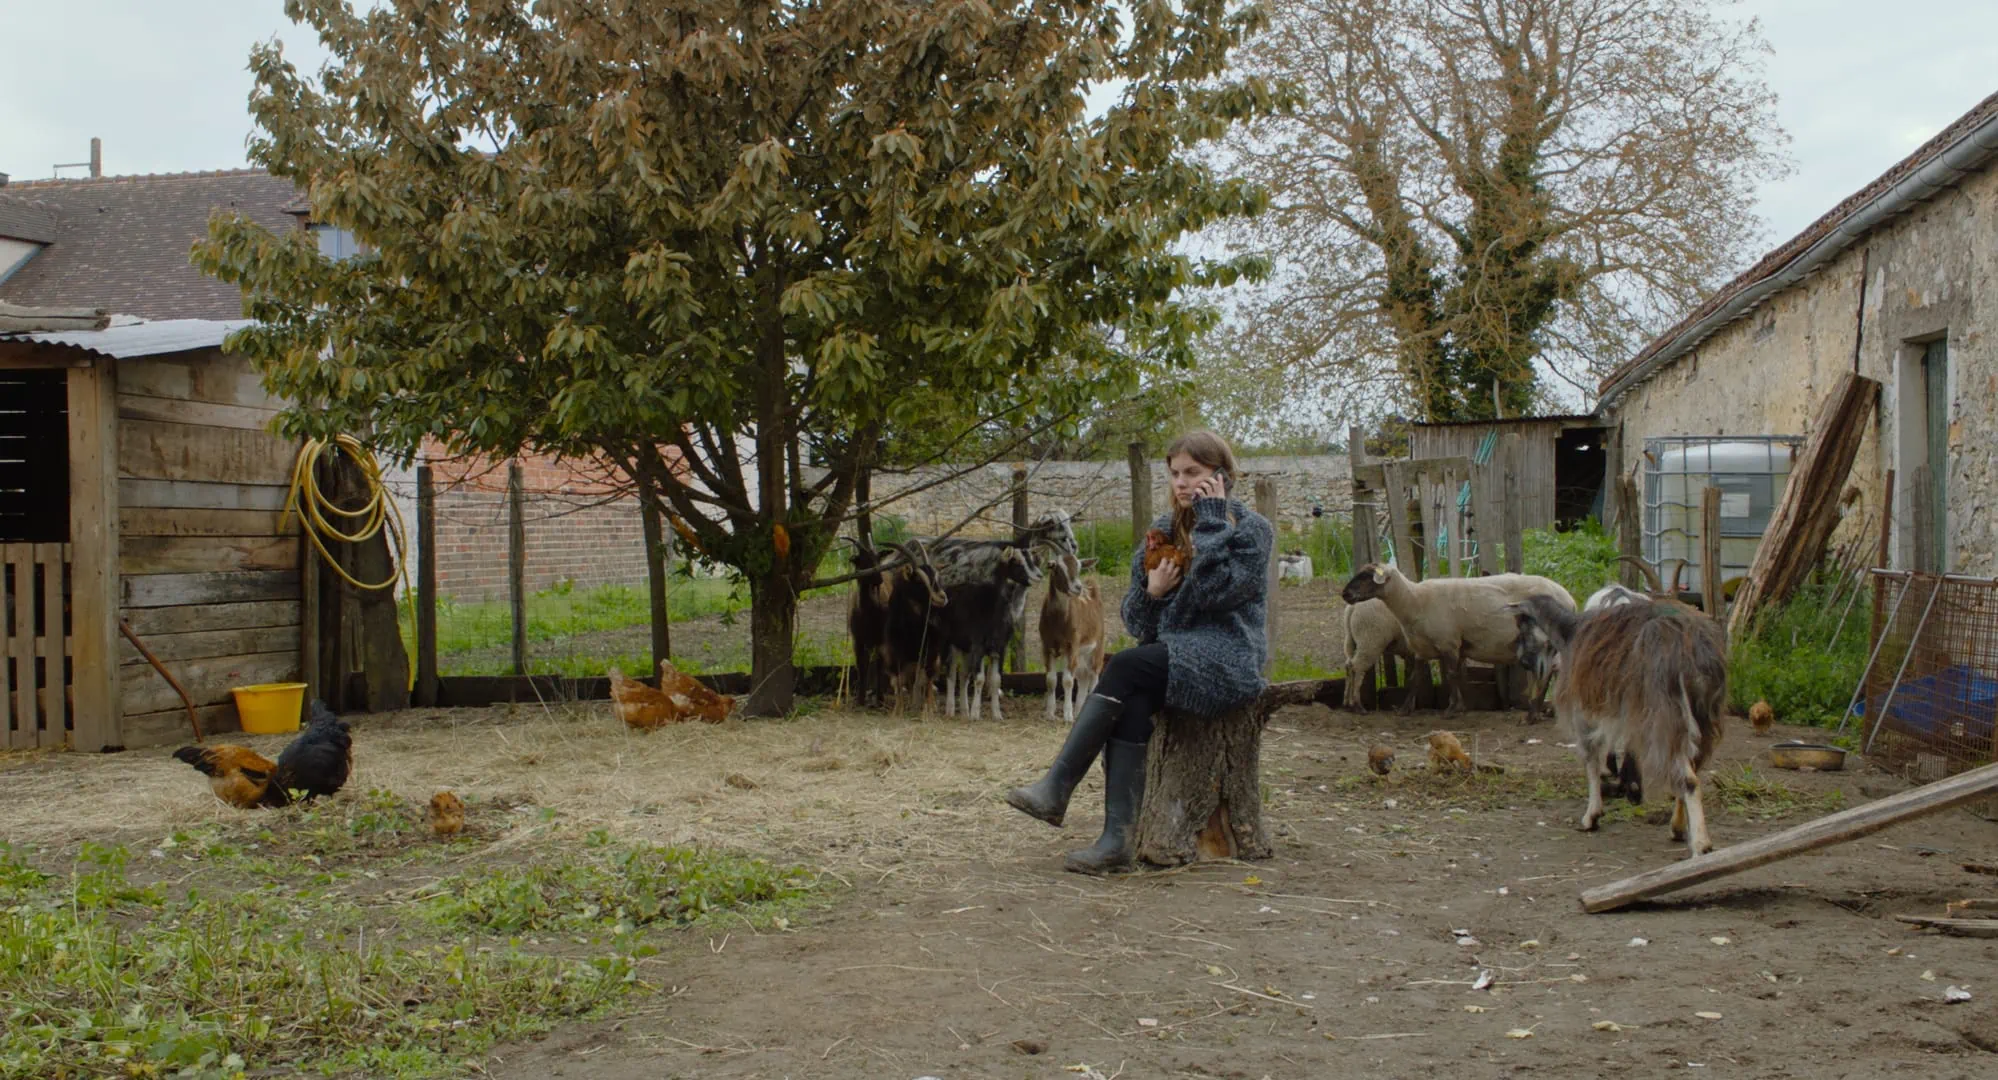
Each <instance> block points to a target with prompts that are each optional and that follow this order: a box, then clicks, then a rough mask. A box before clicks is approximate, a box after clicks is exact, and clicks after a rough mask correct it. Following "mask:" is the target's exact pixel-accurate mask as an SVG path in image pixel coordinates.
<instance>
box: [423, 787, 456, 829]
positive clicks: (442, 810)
mask: <svg viewBox="0 0 1998 1080" xmlns="http://www.w3.org/2000/svg"><path fill="white" fill-rule="evenodd" d="M464 827H465V801H464V800H463V799H460V798H459V797H458V796H456V795H454V794H452V793H451V792H448V791H440V792H438V793H437V794H435V795H432V796H431V797H430V831H431V832H434V833H436V834H437V835H439V836H456V835H458V833H459V831H460V830H462V829H463V828H464Z"/></svg>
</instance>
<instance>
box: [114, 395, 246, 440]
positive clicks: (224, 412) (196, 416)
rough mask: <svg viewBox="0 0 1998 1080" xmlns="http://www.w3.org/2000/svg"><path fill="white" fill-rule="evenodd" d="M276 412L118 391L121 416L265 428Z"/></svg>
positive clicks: (183, 422)
mask: <svg viewBox="0 0 1998 1080" xmlns="http://www.w3.org/2000/svg"><path fill="white" fill-rule="evenodd" d="M277 414H278V411H277V410H276V409H260V408H255V407H252V406H248V405H219V404H216V403H215V402H212V401H189V400H187V399H185V398H163V397H150V396H147V395H145V394H119V395H118V417H119V419H121V420H160V421H164V422H166V423H170V424H196V425H199V426H201V427H220V428H241V429H243V430H245V431H267V430H268V425H269V424H270V422H271V418H272V417H274V416H276V415H277Z"/></svg>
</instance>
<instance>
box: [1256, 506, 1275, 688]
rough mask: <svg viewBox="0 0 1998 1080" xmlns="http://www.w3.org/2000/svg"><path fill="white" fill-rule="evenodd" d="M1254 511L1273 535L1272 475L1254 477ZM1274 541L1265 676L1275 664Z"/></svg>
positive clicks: (1266, 612) (1265, 623)
mask: <svg viewBox="0 0 1998 1080" xmlns="http://www.w3.org/2000/svg"><path fill="white" fill-rule="evenodd" d="M1256 513H1258V514H1261V515H1262V516H1263V518H1264V519H1265V520H1267V521H1268V522H1269V523H1270V532H1271V534H1272V536H1274V535H1275V533H1276V524H1277V486H1276V478H1275V477H1273V476H1258V477H1256ZM1274 543H1275V542H1274V540H1272V545H1273V546H1272V548H1271V550H1270V564H1269V567H1268V568H1267V571H1266V576H1267V577H1268V583H1269V600H1268V602H1267V603H1265V604H1264V605H1263V639H1264V641H1265V643H1266V644H1267V646H1268V647H1267V649H1266V653H1267V655H1266V656H1265V658H1264V660H1263V675H1264V676H1265V677H1267V676H1268V675H1269V673H1270V671H1271V670H1272V669H1274V667H1275V666H1276V649H1277V552H1276V550H1275V548H1274Z"/></svg>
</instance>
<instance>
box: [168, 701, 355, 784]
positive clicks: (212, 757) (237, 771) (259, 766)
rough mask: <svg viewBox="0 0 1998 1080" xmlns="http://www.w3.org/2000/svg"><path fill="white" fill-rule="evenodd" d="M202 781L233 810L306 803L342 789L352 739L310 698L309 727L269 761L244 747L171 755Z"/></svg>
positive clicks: (350, 760)
mask: <svg viewBox="0 0 1998 1080" xmlns="http://www.w3.org/2000/svg"><path fill="white" fill-rule="evenodd" d="M173 756H174V758H175V760H178V761H184V762H186V763H187V764H189V765H192V766H194V767H195V768H196V769H198V770H200V772H201V773H202V774H203V775H205V776H207V777H208V786H209V788H210V790H212V791H214V792H215V797H216V798H218V799H221V800H222V801H223V802H225V803H228V804H229V805H230V806H233V807H236V808H237V809H239V810H252V809H256V808H259V807H279V806H286V805H289V804H290V803H291V800H292V793H293V792H294V791H296V792H300V793H302V794H303V796H304V797H305V798H306V799H313V798H316V797H318V796H320V795H332V794H334V793H336V792H338V791H339V790H340V789H341V788H342V787H344V786H346V783H347V777H348V775H349V774H350V773H351V772H352V771H353V768H354V740H353V736H352V735H351V734H350V732H349V729H348V727H347V722H346V721H345V720H342V719H340V718H339V717H338V716H335V715H334V714H333V710H331V709H329V708H327V707H326V703H325V702H323V701H319V700H317V699H314V700H313V702H312V722H311V723H310V724H308V725H306V728H305V730H304V731H303V732H300V733H299V736H298V738H296V739H293V740H292V741H291V744H290V745H288V746H286V747H285V748H284V750H283V752H281V753H279V754H278V759H277V760H276V761H275V762H273V761H271V760H270V759H269V758H266V757H264V756H263V755H262V754H259V753H257V752H256V751H254V750H252V749H250V748H249V747H247V746H235V745H231V744H227V743H225V744H222V745H220V746H183V747H181V748H180V749H178V750H175V751H174V752H173Z"/></svg>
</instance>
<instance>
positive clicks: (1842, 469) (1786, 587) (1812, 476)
mask: <svg viewBox="0 0 1998 1080" xmlns="http://www.w3.org/2000/svg"><path fill="white" fill-rule="evenodd" d="M1879 395H1880V384H1879V383H1877V382H1875V381H1874V380H1872V379H1869V378H1867V377H1866V376H1864V375H1859V374H1856V373H1854V372H1850V371H1848V372H1846V373H1845V374H1844V375H1842V376H1840V377H1839V382H1838V385H1837V386H1836V387H1834V388H1833V390H1832V392H1831V393H1830V394H1828V395H1826V397H1825V400H1824V404H1823V405H1821V406H1820V407H1819V409H1818V416H1817V419H1816V420H1815V421H1814V422H1813V423H1812V425H1811V434H1810V437H1809V440H1808V441H1807V442H1805V444H1804V449H1803V452H1802V453H1801V454H1799V455H1798V456H1797V457H1796V458H1793V459H1792V461H1791V466H1790V478H1789V480H1788V481H1787V482H1785V483H1784V485H1783V500H1782V502H1780V503H1778V504H1777V506H1776V512H1775V513H1774V514H1772V515H1770V518H1769V528H1768V530H1767V531H1766V532H1764V533H1763V536H1762V543H1761V545H1760V546H1758V547H1757V548H1756V549H1755V564H1754V565H1753V566H1752V567H1750V568H1749V571H1748V577H1747V579H1745V580H1744V581H1742V583H1741V587H1740V588H1739V589H1738V590H1736V592H1735V596H1734V610H1733V611H1731V612H1729V614H1728V621H1727V628H1728V633H1729V634H1730V635H1731V636H1738V635H1740V634H1742V633H1744V632H1745V631H1746V630H1747V628H1748V625H1749V622H1750V620H1752V619H1754V618H1755V615H1756V612H1757V611H1759V610H1760V609H1761V608H1762V607H1763V606H1764V605H1766V604H1780V603H1782V602H1783V600H1784V599H1785V598H1787V597H1788V596H1789V595H1790V593H1791V592H1792V591H1793V590H1795V589H1796V587H1797V586H1798V585H1801V584H1803V582H1804V579H1805V577H1807V576H1808V575H1809V574H1810V572H1811V570H1812V569H1813V568H1814V567H1816V565H1817V563H1818V556H1819V554H1820V553H1821V552H1822V551H1823V550H1824V546H1825V541H1826V540H1827V539H1828V538H1830V536H1831V532H1832V529H1833V528H1835V527H1836V526H1837V525H1838V510H1839V496H1840V495H1841V494H1842V493H1843V492H1844V489H1845V481H1846V477H1847V476H1849V475H1851V473H1852V462H1853V459H1854V458H1856V457H1857V456H1858V455H1859V444H1860V442H1861V441H1862V440H1864V439H1865V437H1866V432H1867V425H1866V415H1867V413H1868V412H1869V411H1871V410H1872V408H1873V405H1874V402H1875V401H1877V400H1878V399H1879Z"/></svg>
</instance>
